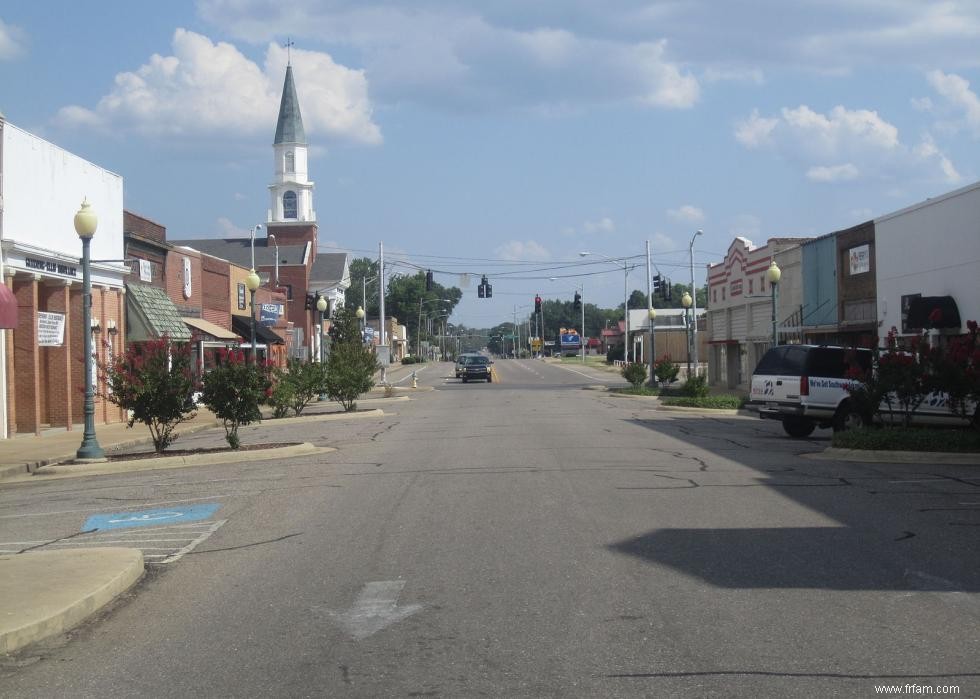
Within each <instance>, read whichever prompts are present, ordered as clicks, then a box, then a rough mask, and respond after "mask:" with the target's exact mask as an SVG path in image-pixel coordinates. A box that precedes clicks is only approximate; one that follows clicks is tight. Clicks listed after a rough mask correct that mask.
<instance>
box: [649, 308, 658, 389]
mask: <svg viewBox="0 0 980 699" xmlns="http://www.w3.org/2000/svg"><path fill="white" fill-rule="evenodd" d="M647 318H648V321H649V323H650V385H651V386H656V385H657V375H656V374H655V373H654V362H655V361H656V357H654V356H653V350H654V348H655V347H656V344H655V342H656V335H655V332H656V326H655V324H654V322H653V321H655V320H656V319H657V309H656V308H653V307H651V308H649V309H648V310H647Z"/></svg>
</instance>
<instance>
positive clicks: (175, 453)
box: [105, 442, 302, 461]
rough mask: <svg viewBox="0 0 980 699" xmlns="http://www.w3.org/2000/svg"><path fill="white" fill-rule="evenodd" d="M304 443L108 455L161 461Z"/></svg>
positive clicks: (128, 458)
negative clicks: (162, 459)
mask: <svg viewBox="0 0 980 699" xmlns="http://www.w3.org/2000/svg"><path fill="white" fill-rule="evenodd" d="M298 444H302V442H266V443H265V444H243V445H241V446H240V447H239V448H238V449H232V448H231V447H212V448H207V449H167V450H166V451H164V452H162V453H160V454H158V453H157V452H155V451H140V452H131V453H125V454H123V453H113V454H106V455H105V457H106V458H107V459H108V460H109V461H132V460H135V459H159V458H160V457H163V456H193V455H195V454H222V453H225V452H229V451H231V452H238V451H255V450H256V449H279V448H281V447H295V446H296V445H298Z"/></svg>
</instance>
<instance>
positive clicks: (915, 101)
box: [909, 97, 932, 112]
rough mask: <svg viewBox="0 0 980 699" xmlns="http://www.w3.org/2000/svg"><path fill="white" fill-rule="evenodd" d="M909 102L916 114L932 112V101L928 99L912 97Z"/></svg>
mask: <svg viewBox="0 0 980 699" xmlns="http://www.w3.org/2000/svg"><path fill="white" fill-rule="evenodd" d="M909 102H910V104H911V105H912V109H914V110H915V111H917V112H931V111H932V100H931V99H929V98H928V97H913V98H912V99H911V100H909Z"/></svg>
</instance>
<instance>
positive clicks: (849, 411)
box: [833, 401, 864, 432]
mask: <svg viewBox="0 0 980 699" xmlns="http://www.w3.org/2000/svg"><path fill="white" fill-rule="evenodd" d="M863 426H864V420H862V419H861V416H860V415H859V414H858V413H856V412H854V409H853V408H852V407H851V403H850V401H844V402H843V403H841V404H840V407H839V408H837V413H836V414H835V415H834V422H833V428H834V432H847V431H848V430H856V429H858V428H859V427H863Z"/></svg>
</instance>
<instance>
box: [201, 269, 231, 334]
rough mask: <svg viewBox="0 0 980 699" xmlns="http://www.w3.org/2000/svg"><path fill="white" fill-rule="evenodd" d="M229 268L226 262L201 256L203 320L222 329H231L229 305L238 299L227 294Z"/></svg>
mask: <svg viewBox="0 0 980 699" xmlns="http://www.w3.org/2000/svg"><path fill="white" fill-rule="evenodd" d="M229 269H230V266H229V264H228V262H227V261H226V260H221V259H219V258H217V257H211V256H210V255H201V296H202V308H201V312H202V314H203V318H204V319H205V320H208V321H210V322H212V323H214V324H216V325H220V326H221V327H223V328H227V329H228V330H230V329H231V304H233V303H234V304H235V305H236V307H237V305H238V299H237V297H236V298H231V297H230V296H229V293H228V289H229V285H230V279H229Z"/></svg>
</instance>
